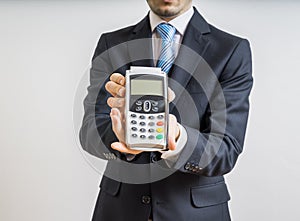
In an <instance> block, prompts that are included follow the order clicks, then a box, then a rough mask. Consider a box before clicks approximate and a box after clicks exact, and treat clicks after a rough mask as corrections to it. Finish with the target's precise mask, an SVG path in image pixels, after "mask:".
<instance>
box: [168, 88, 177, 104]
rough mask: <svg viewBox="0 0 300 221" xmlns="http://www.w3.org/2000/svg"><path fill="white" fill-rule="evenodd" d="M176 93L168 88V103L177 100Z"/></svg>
mask: <svg viewBox="0 0 300 221" xmlns="http://www.w3.org/2000/svg"><path fill="white" fill-rule="evenodd" d="M175 97H176V96H175V93H174V91H173V90H172V89H171V88H169V87H168V102H169V103H171V102H172V101H173V100H174V99H175Z"/></svg>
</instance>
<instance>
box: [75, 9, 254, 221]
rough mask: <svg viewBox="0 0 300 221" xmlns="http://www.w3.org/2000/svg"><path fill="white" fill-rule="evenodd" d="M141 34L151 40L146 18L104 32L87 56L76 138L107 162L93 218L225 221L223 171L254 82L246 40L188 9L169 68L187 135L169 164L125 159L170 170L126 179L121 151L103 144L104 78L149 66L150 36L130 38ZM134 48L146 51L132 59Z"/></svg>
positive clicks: (150, 157) (231, 160) (154, 156)
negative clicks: (89, 57) (88, 65)
mask: <svg viewBox="0 0 300 221" xmlns="http://www.w3.org/2000/svg"><path fill="white" fill-rule="evenodd" d="M144 38H151V30H150V23H149V18H148V16H146V17H145V18H144V19H143V20H142V21H141V22H139V23H138V24H137V25H134V26H131V27H127V28H124V29H121V30H118V31H115V32H111V33H106V34H103V35H102V36H101V38H100V40H99V43H98V45H97V48H96V51H95V54H94V57H93V61H92V69H91V73H90V86H89V88H88V95H87V97H86V99H85V101H84V107H85V116H84V119H83V124H82V128H81V131H80V140H81V144H82V146H83V148H84V149H85V150H86V151H87V152H89V153H90V154H92V155H95V156H97V157H100V158H102V159H107V160H108V164H107V169H106V174H105V175H104V176H103V178H102V181H101V184H100V187H101V190H100V194H99V196H98V199H97V203H96V206H95V211H94V216H93V220H94V221H96V220H101V221H112V220H113V221H121V220H128V221H129V220H130V221H143V220H144V221H146V220H147V219H148V218H149V216H150V214H151V216H152V215H153V219H154V220H155V221H168V220H170V221H173V220H176V221H183V220H187V221H192V220H197V221H198V220H201V221H205V220H206V221H221V220H230V216H229V212H228V205H227V201H228V200H229V199H230V196H229V193H228V190H227V187H226V184H225V182H224V178H223V175H224V174H226V173H228V172H230V171H231V170H232V169H233V167H234V165H235V163H236V161H237V158H238V156H239V154H240V153H241V152H242V150H243V143H244V136H245V130H246V125H247V118H248V111H249V101H248V97H249V93H250V91H251V88H252V82H253V81H252V75H251V72H252V69H251V52H250V47H249V43H248V41H247V40H245V39H241V38H239V37H236V36H233V35H230V34H228V33H225V32H223V31H221V30H219V29H217V28H215V27H213V26H212V25H210V24H208V23H207V22H206V21H205V20H204V19H203V17H202V16H201V15H200V14H199V13H198V12H197V10H196V9H195V13H194V15H193V17H192V19H191V21H190V23H189V25H188V27H187V30H186V33H185V36H184V38H183V42H182V44H183V46H182V47H181V49H180V52H179V55H178V57H177V59H176V64H175V65H174V66H173V67H172V69H171V71H170V73H169V77H170V82H169V83H170V87H171V88H172V89H173V90H174V91H175V94H176V99H175V101H174V102H173V103H172V104H170V113H172V114H174V115H176V116H177V118H178V121H179V122H180V123H181V124H182V126H183V127H184V128H185V130H186V131H187V135H188V141H187V143H186V145H185V147H184V149H183V151H182V153H181V154H180V156H179V159H178V160H177V161H176V162H175V163H173V164H172V166H171V168H169V166H168V165H170V164H166V163H165V161H164V160H161V159H160V154H159V153H154V152H152V153H142V154H139V155H137V156H136V157H135V158H134V160H133V161H132V162H130V164H133V165H137V164H143V165H147V163H149V168H147V167H146V169H145V168H144V169H143V172H142V173H141V171H139V174H143V175H141V176H145V177H147V176H149V177H151V176H155V175H153V174H157V173H153V170H152V169H153V165H154V166H155V168H156V169H157V168H162V170H163V171H168V170H170V171H172V173H170V174H169V175H168V176H164V177H162V179H157V180H155V179H154V180H151V179H149V180H150V181H151V182H149V183H146V182H138V181H137V182H136V183H139V184H132V182H131V181H128V179H127V178H128V177H127V176H130V175H132V173H134V175H136V174H137V173H135V172H132V171H131V170H130V169H127V170H126V169H124V168H126V166H124V165H123V164H122V163H123V162H125V163H126V162H127V158H126V156H125V155H124V154H121V153H119V152H117V151H115V150H113V149H111V147H110V144H111V143H112V142H115V141H117V139H116V137H115V135H114V133H113V132H112V129H111V121H110V117H109V113H110V108H109V107H108V106H107V104H106V100H107V98H108V97H109V96H110V95H109V94H108V92H107V91H106V90H105V89H104V84H105V83H106V82H107V81H108V80H109V79H108V77H109V75H110V74H111V73H113V72H120V73H122V74H125V71H126V70H127V69H129V67H130V66H131V65H143V66H153V61H152V60H151V59H149V58H151V52H152V49H151V42H150V41H149V42H150V43H149V44H148V43H143V44H142V46H141V45H139V43H136V44H135V43H134V42H132V40H137V41H138V40H139V39H144ZM184 47H186V49H187V50H186V51H185V50H184ZM189 50H192V51H189ZM141 51H142V52H143V53H146V54H147V53H150V54H149V57H147V56H144V57H143V58H141V59H138V58H139V56H140V54H139V53H140V52H141ZM218 88H219V89H221V90H218ZM189 101H191V103H189ZM192 106H193V107H192ZM224 116H225V118H224ZM116 159H120V160H116ZM127 163H128V162H127ZM158 170H159V169H158ZM131 172H132V173H131ZM156 172H157V171H156ZM136 176H138V175H136Z"/></svg>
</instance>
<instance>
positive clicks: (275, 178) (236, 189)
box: [0, 0, 300, 221]
mask: <svg viewBox="0 0 300 221" xmlns="http://www.w3.org/2000/svg"><path fill="white" fill-rule="evenodd" d="M194 4H195V5H196V6H197V8H198V9H199V10H200V11H201V13H202V14H203V15H204V17H205V18H206V19H207V20H208V21H209V22H210V23H213V24H214V25H216V26H217V27H220V28H222V29H224V30H226V31H229V32H231V33H234V34H236V35H240V36H244V37H246V38H248V39H249V40H250V42H251V45H252V50H253V59H254V77H255V78H254V79H255V84H254V89H253V93H252V96H251V116H250V123H249V127H248V134H247V140H246V144H245V150H244V153H243V154H242V156H241V157H240V159H239V161H238V164H237V166H236V168H235V169H234V170H233V172H232V173H231V174H230V175H228V176H227V182H228V184H229V188H230V192H231V195H232V200H231V202H230V208H231V212H232V219H233V220H234V221H239V220H242V221H253V220H272V221H282V220H285V221H286V220H288V221H296V220H300V210H299V209H298V204H299V203H298V199H299V198H300V191H299V180H300V168H299V165H300V160H299V155H298V154H300V150H299V149H298V148H299V144H298V140H299V135H298V133H299V131H300V126H299V125H300V124H299V123H300V117H299V114H298V113H299V107H300V103H299V98H298V95H299V94H300V87H299V86H298V81H299V80H300V78H299V74H300V72H299V65H297V64H298V63H299V59H300V57H299V51H300V44H299V39H300V30H299V21H300V14H299V11H300V3H297V2H296V1H295V2H293V1H225V0H224V1H213V0H201V1H200V0H194ZM147 9H148V8H147V4H146V1H140V0H131V1H128V0H126V1H121V0H119V1H43V2H41V1H12V2H9V1H1V2H0V39H1V41H0V77H1V78H0V98H1V100H0V102H1V108H0V138H1V139H0V148H1V153H0V174H1V176H0V187H1V188H0V220H3V221H17V220H24V221H40V220H43V221H53V220H59V221H60V220H61V221H85V220H89V219H90V217H91V215H92V211H93V207H94V203H95V200H96V196H97V193H98V184H99V180H100V177H99V174H98V173H97V172H96V171H95V170H94V169H92V168H91V166H90V165H89V164H88V163H87V162H86V161H85V160H84V158H83V157H82V153H81V152H80V150H79V148H78V145H77V137H75V136H74V130H73V119H72V116H73V101H74V96H75V93H76V91H77V86H78V83H79V81H80V79H81V77H82V76H83V74H84V73H85V72H86V69H87V67H88V65H89V63H90V59H91V56H92V54H93V51H94V48H95V45H96V43H97V40H98V37H99V35H100V34H101V33H102V32H105V31H110V30H115V29H117V28H121V27H124V26H127V25H129V24H134V23H136V22H137V21H139V20H140V19H141V18H143V17H144V15H145V14H146V12H147ZM80 111H82V110H79V112H80Z"/></svg>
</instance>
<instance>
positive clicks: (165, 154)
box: [160, 124, 187, 166]
mask: <svg viewBox="0 0 300 221" xmlns="http://www.w3.org/2000/svg"><path fill="white" fill-rule="evenodd" d="M178 126H179V130H180V136H179V138H178V139H177V142H176V149H175V150H168V151H160V152H161V153H162V155H161V158H162V159H165V160H168V161H171V162H173V163H175V162H176V161H177V159H178V157H179V155H180V153H181V151H182V150H183V148H184V146H185V144H186V142H187V133H186V130H185V128H184V127H183V126H181V125H180V124H178ZM168 166H170V165H168Z"/></svg>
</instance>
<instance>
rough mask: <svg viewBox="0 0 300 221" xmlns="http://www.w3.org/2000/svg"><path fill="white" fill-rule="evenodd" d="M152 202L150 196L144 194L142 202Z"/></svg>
mask: <svg viewBox="0 0 300 221" xmlns="http://www.w3.org/2000/svg"><path fill="white" fill-rule="evenodd" d="M150 202H151V197H150V196H142V203H143V204H149V203H150Z"/></svg>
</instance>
